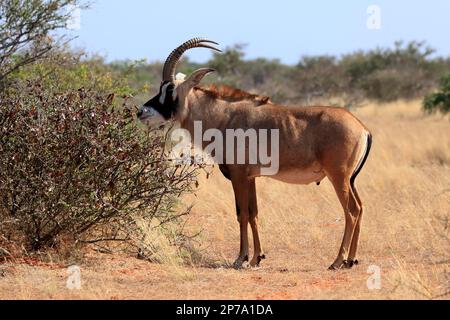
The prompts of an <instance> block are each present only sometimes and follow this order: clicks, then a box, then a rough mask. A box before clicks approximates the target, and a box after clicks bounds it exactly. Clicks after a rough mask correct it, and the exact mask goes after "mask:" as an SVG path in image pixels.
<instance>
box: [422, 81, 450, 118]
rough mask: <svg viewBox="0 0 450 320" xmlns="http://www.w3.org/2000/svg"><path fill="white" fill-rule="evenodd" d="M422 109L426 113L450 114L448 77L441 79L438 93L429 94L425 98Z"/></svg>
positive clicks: (449, 82)
mask: <svg viewBox="0 0 450 320" xmlns="http://www.w3.org/2000/svg"><path fill="white" fill-rule="evenodd" d="M423 108H424V110H425V111H426V112H428V113H435V112H442V113H443V114H447V113H449V112H450V75H447V76H446V77H444V78H442V80H441V85H440V88H439V91H438V92H435V93H430V94H428V95H427V96H426V97H425V99H424V101H423Z"/></svg>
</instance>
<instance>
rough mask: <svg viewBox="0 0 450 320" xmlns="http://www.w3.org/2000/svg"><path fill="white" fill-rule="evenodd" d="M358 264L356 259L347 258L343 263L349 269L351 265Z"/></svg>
mask: <svg viewBox="0 0 450 320" xmlns="http://www.w3.org/2000/svg"><path fill="white" fill-rule="evenodd" d="M358 264H359V261H358V260H349V261H346V263H345V264H344V266H345V268H347V269H351V268H352V267H353V266H357V265H358Z"/></svg>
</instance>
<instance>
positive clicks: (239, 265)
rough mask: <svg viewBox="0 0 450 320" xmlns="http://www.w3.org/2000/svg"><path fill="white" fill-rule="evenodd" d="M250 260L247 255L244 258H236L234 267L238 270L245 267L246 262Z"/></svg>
mask: <svg viewBox="0 0 450 320" xmlns="http://www.w3.org/2000/svg"><path fill="white" fill-rule="evenodd" d="M245 262H248V256H245V257H243V258H241V257H239V258H237V259H236V261H235V262H234V263H233V268H234V269H236V270H238V269H242V268H244V263H245Z"/></svg>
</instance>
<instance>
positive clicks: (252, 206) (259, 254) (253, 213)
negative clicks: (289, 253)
mask: <svg viewBox="0 0 450 320" xmlns="http://www.w3.org/2000/svg"><path fill="white" fill-rule="evenodd" d="M248 198H249V208H248V210H249V214H250V226H251V227H252V233H253V250H254V254H253V258H252V260H251V261H250V266H252V267H257V266H259V263H260V262H261V260H262V259H265V258H266V256H265V255H264V253H263V252H264V251H263V249H262V247H261V242H260V240H259V232H258V200H257V197H256V182H255V179H253V180H251V181H250V183H249V190H248Z"/></svg>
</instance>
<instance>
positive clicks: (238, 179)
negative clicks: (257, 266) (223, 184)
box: [231, 173, 249, 269]
mask: <svg viewBox="0 0 450 320" xmlns="http://www.w3.org/2000/svg"><path fill="white" fill-rule="evenodd" d="M231 182H232V184H233V190H234V196H235V199H236V211H237V213H238V221H239V226H240V241H241V245H240V250H239V256H238V258H237V259H236V261H235V262H234V265H233V266H234V267H235V268H236V269H239V268H241V267H242V265H243V264H244V262H247V261H248V222H249V210H248V200H249V199H248V179H247V175H244V174H242V173H241V174H236V176H232V178H231Z"/></svg>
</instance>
